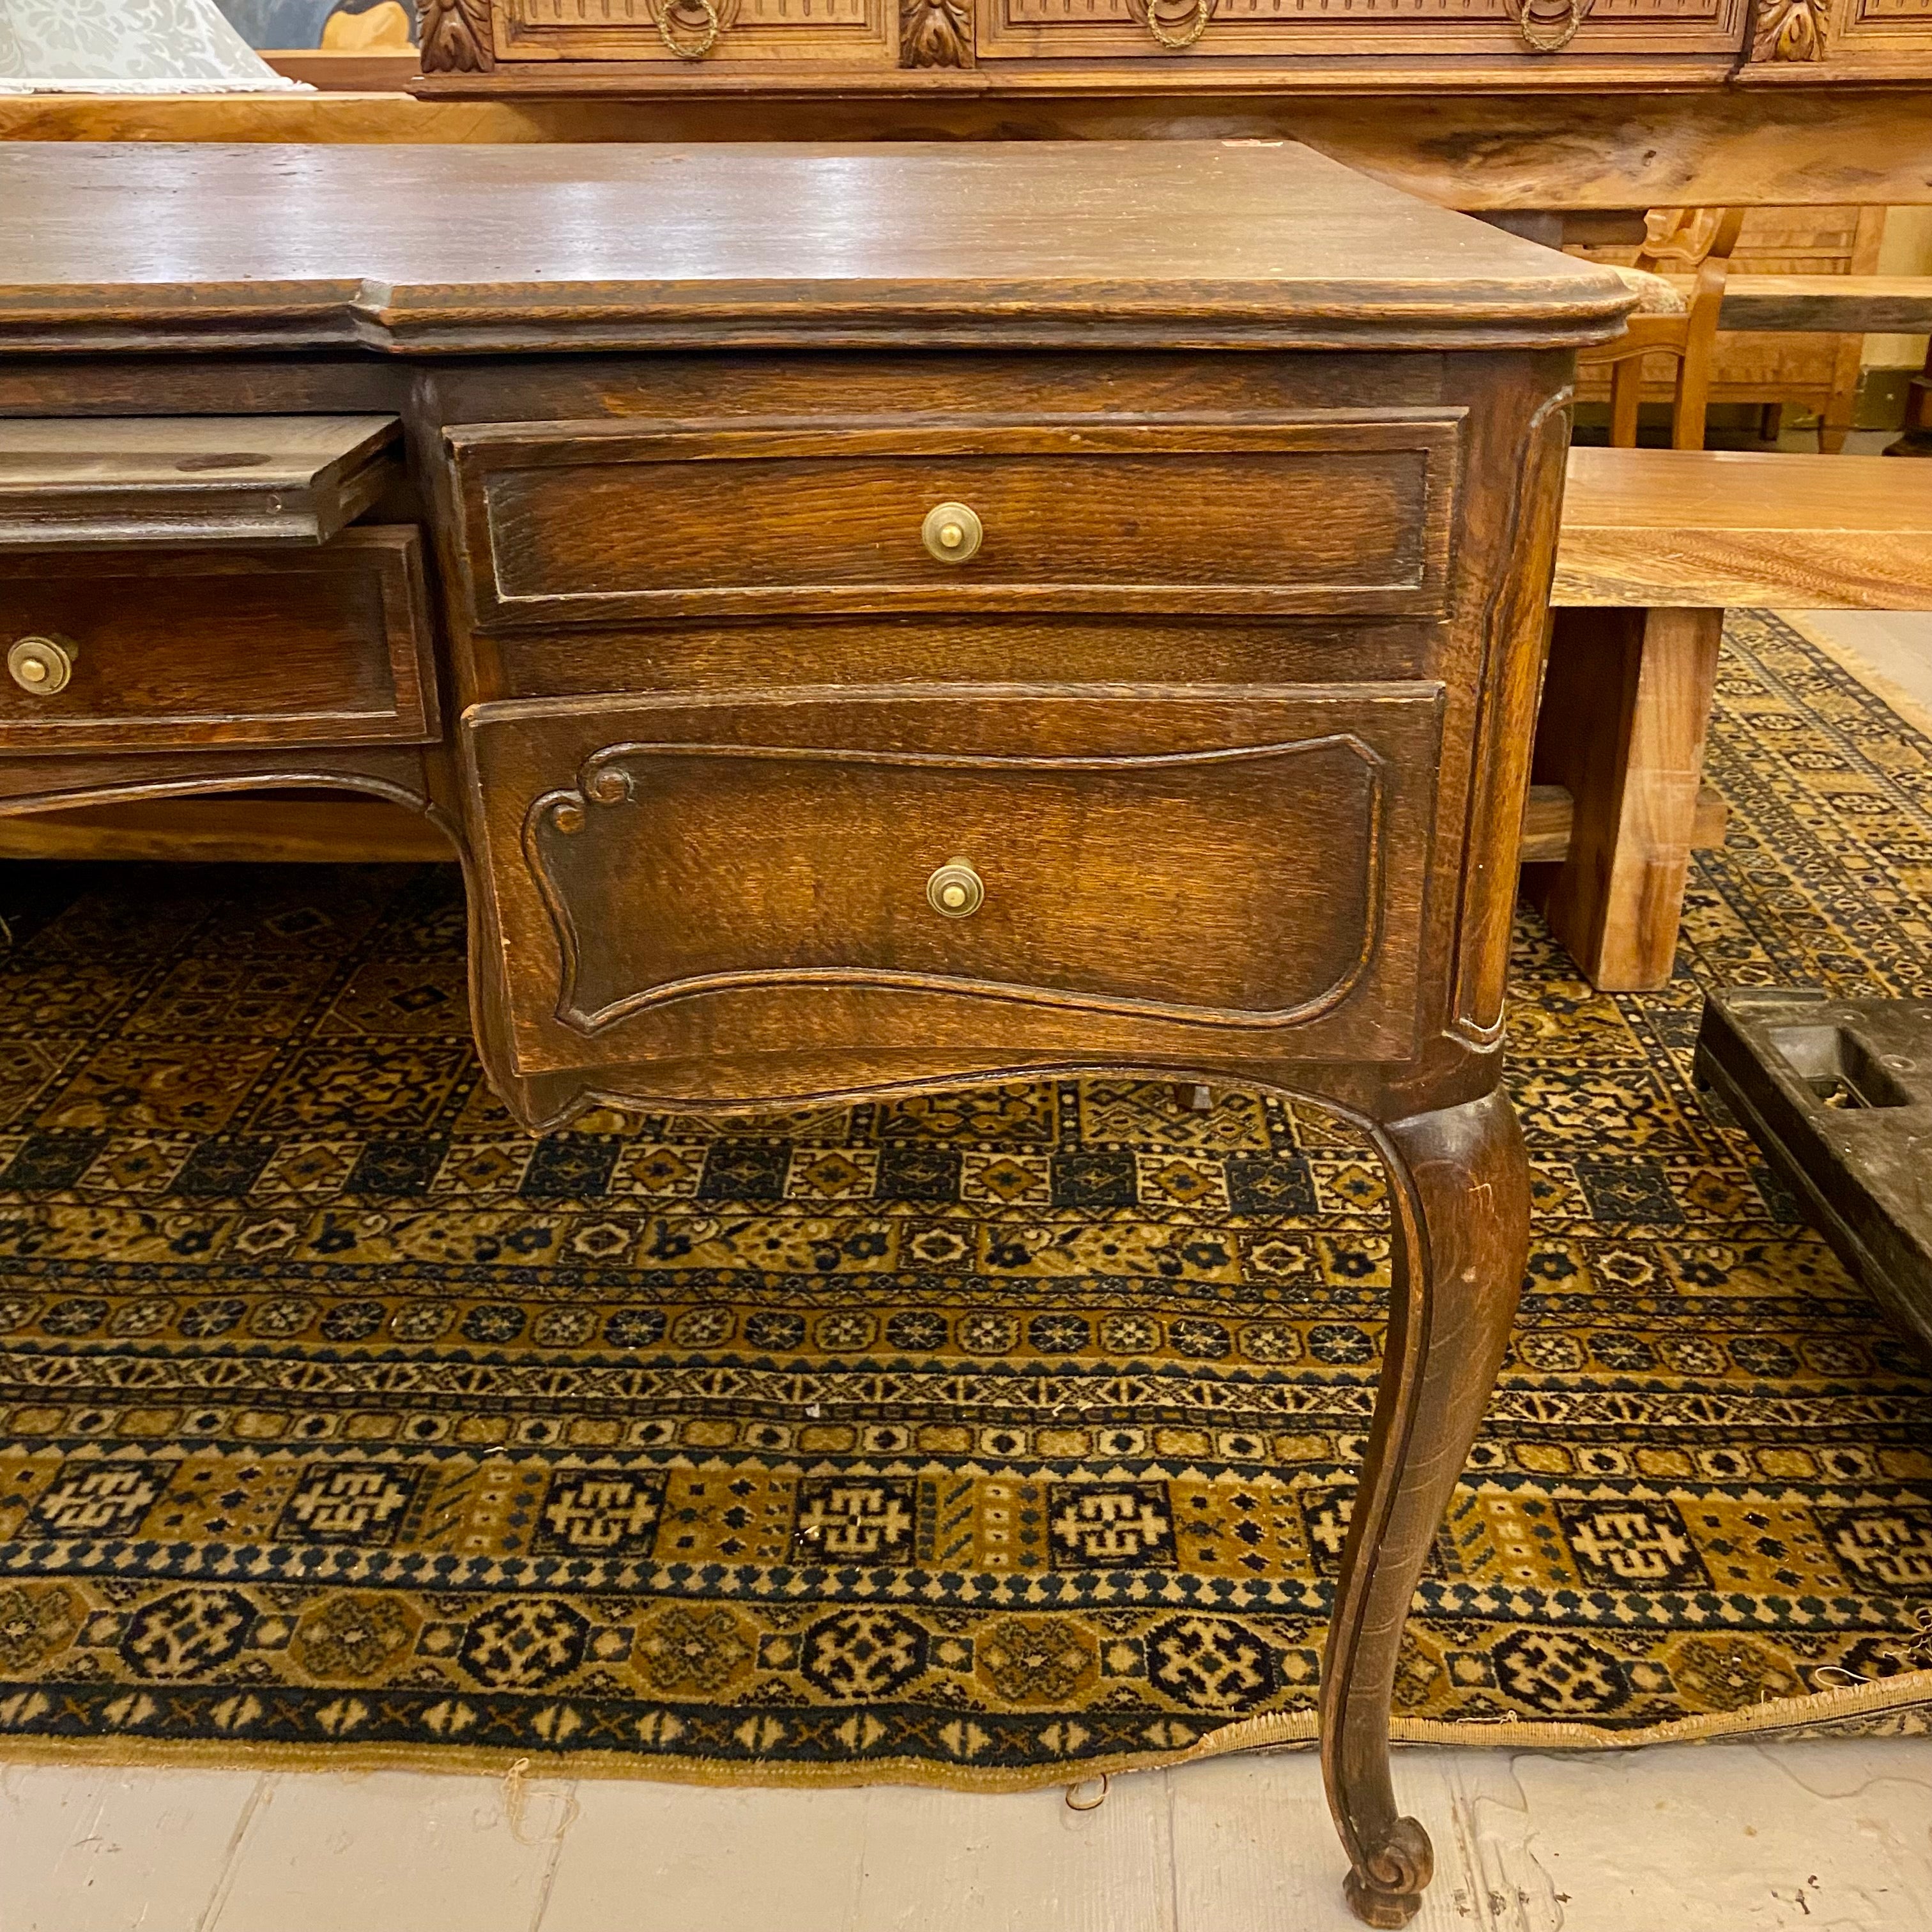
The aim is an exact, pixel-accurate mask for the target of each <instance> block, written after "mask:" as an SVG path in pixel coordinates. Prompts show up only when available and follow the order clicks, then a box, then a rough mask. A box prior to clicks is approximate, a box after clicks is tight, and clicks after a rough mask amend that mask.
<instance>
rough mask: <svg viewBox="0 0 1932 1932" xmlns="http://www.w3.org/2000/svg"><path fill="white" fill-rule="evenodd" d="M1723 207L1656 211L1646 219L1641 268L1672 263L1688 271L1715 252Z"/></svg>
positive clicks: (1650, 212)
mask: <svg viewBox="0 0 1932 1932" xmlns="http://www.w3.org/2000/svg"><path fill="white" fill-rule="evenodd" d="M1722 220H1724V210H1723V209H1722V208H1652V209H1651V210H1650V211H1649V212H1648V213H1647V214H1646V215H1645V216H1644V217H1643V256H1642V257H1641V258H1640V260H1639V263H1638V266H1639V267H1640V268H1641V267H1646V266H1649V264H1650V263H1672V264H1673V265H1674V266H1676V267H1677V268H1679V269H1682V270H1683V271H1684V272H1687V273H1688V272H1689V271H1690V270H1691V269H1695V268H1696V267H1697V266H1698V264H1699V263H1701V262H1702V261H1703V259H1704V258H1705V257H1706V256H1707V255H1708V254H1710V252H1711V245H1712V243H1713V242H1715V241H1716V240H1717V239H1718V225H1719V224H1720V223H1721V222H1722Z"/></svg>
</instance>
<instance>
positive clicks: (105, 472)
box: [0, 416, 402, 550]
mask: <svg viewBox="0 0 1932 1932" xmlns="http://www.w3.org/2000/svg"><path fill="white" fill-rule="evenodd" d="M401 472H402V426H401V424H400V423H399V422H398V421H397V419H395V417H394V416H57V417H56V416H43V417H21V418H13V419H5V420H0V550H75V549H97V550H98V549H113V550H124V549H126V548H127V547H130V545H135V544H139V545H143V546H145V545H147V544H166V545H167V546H169V547H170V548H175V547H181V546H183V545H190V544H191V545H193V547H195V548H196V549H202V548H206V547H209V546H211V545H217V544H223V545H226V544H247V545H248V546H249V547H251V548H254V547H257V546H260V545H262V544H278V545H279V544H320V543H326V542H327V541H329V538H331V537H332V536H334V535H335V533H336V532H337V531H338V530H340V529H343V528H344V526H346V525H347V524H350V523H353V522H354V521H355V520H356V518H357V517H359V516H360V515H361V514H362V512H363V511H365V510H366V509H368V507H369V506H370V505H371V504H372V503H373V502H375V500H376V499H377V496H379V495H380V493H382V491H383V489H384V488H385V487H386V486H387V485H388V484H389V483H390V482H392V481H393V480H394V479H395V478H396V477H398V475H401Z"/></svg>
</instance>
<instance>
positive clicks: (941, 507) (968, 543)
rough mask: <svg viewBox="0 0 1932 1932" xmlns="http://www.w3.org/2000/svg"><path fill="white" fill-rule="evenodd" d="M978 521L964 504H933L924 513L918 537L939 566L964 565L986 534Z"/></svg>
mask: <svg viewBox="0 0 1932 1932" xmlns="http://www.w3.org/2000/svg"><path fill="white" fill-rule="evenodd" d="M984 535H986V530H985V529H984V527H983V526H982V525H981V523H980V519H979V518H978V517H977V516H976V515H975V514H974V513H973V511H971V510H970V509H968V508H967V506H966V505H965V504H964V503H935V504H934V505H933V506H932V508H931V509H929V511H926V521H925V522H924V523H922V525H921V526H919V536H920V538H921V539H922V541H924V543H925V544H926V548H927V549H928V550H930V551H931V552H932V554H933V555H934V556H936V557H938V559H939V560H940V562H941V563H964V562H965V561H966V559H968V557H969V556H971V555H972V554H973V553H974V551H975V550H977V549H978V548H979V547H980V538H982V537H983V536H984Z"/></svg>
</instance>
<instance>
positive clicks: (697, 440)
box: [449, 410, 1460, 627]
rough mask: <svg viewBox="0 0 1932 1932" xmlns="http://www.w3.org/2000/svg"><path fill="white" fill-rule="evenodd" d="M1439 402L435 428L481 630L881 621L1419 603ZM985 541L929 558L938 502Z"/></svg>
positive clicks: (1447, 435) (1444, 486)
mask: <svg viewBox="0 0 1932 1932" xmlns="http://www.w3.org/2000/svg"><path fill="white" fill-rule="evenodd" d="M1459 433H1460V421H1459V418H1458V416H1457V413H1456V412H1454V411H1445V410H1436V411H1430V412H1424V411H1420V410H1418V411H1416V412H1415V413H1413V415H1412V416H1409V415H1404V414H1403V413H1400V412H1396V411H1391V410H1381V411H1377V412H1376V413H1374V415H1373V416H1367V417H1365V418H1362V419H1351V418H1350V417H1349V416H1346V414H1345V413H1343V412H1341V411H1339V410H1338V411H1336V412H1334V413H1333V415H1332V416H1326V417H1325V416H1318V417H1316V419H1315V420H1313V421H1310V420H1309V419H1307V417H1306V416H1303V417H1301V418H1300V419H1283V420H1279V421H1274V422H1271V421H1270V420H1269V419H1268V417H1267V416H1265V414H1262V413H1253V414H1251V415H1250V416H1249V417H1248V418H1247V419H1245V420H1243V421H1240V422H1226V421H1219V422H1217V421H1213V420H1210V421H1205V422H1203V421H1193V422H1190V421H1189V420H1187V419H1185V418H1182V419H1175V418H1173V417H1170V416H1157V417H1144V416H1143V417H1136V416H1130V415H1124V414H1114V413H1108V414H1104V415H1100V414H1090V415H1087V416H1079V417H1063V418H1061V419H1058V420H1048V421H1045V422H997V423H990V424H989V423H988V422H986V421H984V420H983V419H982V420H980V421H972V420H968V421H964V422H947V421H946V420H944V419H943V418H941V419H935V418H933V417H932V416H923V417H921V418H919V419H913V420H907V419H900V420H898V421H896V422H893V421H890V420H881V419H876V418H865V417H859V418H856V419H848V420H846V421H843V422H839V421H833V422H826V423H824V424H822V425H821V424H814V425H812V426H811V428H801V427H798V426H795V425H787V426H784V427H779V426H771V427H765V426H757V425H742V426H741V425H736V424H732V425H726V424H722V423H719V424H712V425H703V426H688V427H687V426H680V427H679V428H666V429H662V430H657V431H652V430H649V429H646V428H641V427H640V426H638V425H631V424H601V423H595V422H591V423H575V424H571V423H556V424H552V425H544V426H542V427H541V428H537V429H535V430H532V429H526V428H521V427H518V428H503V429H499V428H475V429H470V428H460V429H456V430H453V431H450V432H449V444H450V446H451V448H452V451H453V452H454V453H455V458H456V466H457V472H458V478H459V479H460V487H461V488H462V490H463V496H464V507H465V512H466V514H465V537H466V541H465V560H466V564H467V566H468V572H469V577H470V579H471V581H472V584H473V586H474V590H473V593H472V594H473V595H474V597H475V604H476V612H477V621H478V622H479V623H480V624H481V625H484V626H486V627H490V626H499V625H505V624H509V623H517V624H523V625H544V626H546V627H548V626H550V625H556V624H559V623H616V622H634V621H635V620H637V619H640V618H649V617H654V616H667V617H668V616H706V617H710V616H739V615H744V616H750V615H770V614H775V613H796V614H797V615H799V616H805V615H809V614H814V613H820V612H841V611H842V612H847V613H851V612H859V611H873V610H893V611H904V612H910V611H914V610H1034V609H1039V608H1041V607H1046V608H1048V609H1051V610H1157V611H1170V612H1172V611H1183V610H1187V611H1197V612H1203V613H1211V612H1219V613H1229V614H1253V615H1257V616H1259V615H1262V614H1265V613H1280V614H1286V613H1294V612H1349V613H1355V614H1358V615H1362V616H1433V615H1435V614H1436V613H1438V612H1439V611H1440V610H1441V609H1442V599H1443V594H1444V585H1445V577H1446V572H1447V566H1448V545H1449V530H1450V520H1451V514H1452V510H1453V499H1454V492H1455V481H1456V478H1455V469H1456V458H1457V442H1458V438H1459ZM946 502H964V503H965V504H968V505H970V506H971V508H973V509H974V511H976V512H977V514H979V516H980V517H981V519H982V520H983V522H984V524H985V526H986V535H985V540H984V541H983V543H982V544H981V545H980V548H979V549H978V550H977V553H975V554H974V556H971V558H970V559H968V560H967V561H966V562H963V563H960V564H954V563H951V562H946V561H943V560H941V559H936V558H935V557H934V556H932V555H931V554H929V552H928V551H927V550H926V547H925V545H924V544H923V543H922V541H921V540H920V526H921V524H922V520H923V519H924V517H925V516H926V512H927V511H928V510H929V508H932V507H933V506H934V505H938V504H941V503H946Z"/></svg>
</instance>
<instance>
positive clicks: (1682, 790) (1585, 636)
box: [1524, 278, 1932, 992]
mask: <svg viewBox="0 0 1932 1932" xmlns="http://www.w3.org/2000/svg"><path fill="white" fill-rule="evenodd" d="M1820 279H1822V278H1820ZM1550 601H1551V602H1552V604H1553V605H1555V606H1556V620H1555V623H1554V625H1553V634H1552V637H1551V643H1550V668H1549V672H1548V675H1547V678H1546V679H1545V682H1544V699H1543V712H1542V717H1541V721H1540V722H1539V724H1538V730H1537V739H1536V751H1535V760H1534V764H1533V767H1532V779H1533V782H1534V784H1535V790H1533V791H1532V796H1531V808H1530V820H1529V830H1530V831H1531V832H1532V835H1533V834H1534V833H1535V831H1536V830H1537V829H1538V826H1537V820H1538V813H1539V811H1540V812H1541V814H1543V816H1544V820H1545V821H1546V823H1551V822H1553V817H1554V814H1556V813H1557V812H1558V811H1559V810H1560V807H1559V805H1558V804H1557V802H1556V801H1557V800H1558V799H1564V800H1565V802H1567V803H1568V808H1569V817H1570V825H1569V828H1568V832H1569V835H1568V840H1567V841H1566V843H1565V848H1564V850H1563V853H1562V858H1561V859H1560V860H1558V861H1556V862H1541V860H1542V854H1541V852H1540V851H1539V850H1538V847H1537V844H1536V841H1535V838H1534V836H1532V838H1531V839H1530V840H1529V842H1528V843H1527V844H1526V850H1525V853H1524V856H1525V859H1526V863H1527V865H1528V869H1527V870H1526V872H1525V874H1524V883H1525V886H1526V889H1527V891H1528V892H1529V895H1530V896H1531V897H1532V898H1534V899H1535V901H1537V903H1538V904H1540V905H1541V907H1542V908H1543V911H1544V916H1546V917H1547V919H1549V921H1550V926H1551V928H1552V929H1553V931H1554V932H1555V933H1556V936H1557V937H1558V938H1559V939H1561V940H1562V942H1563V944H1565V946H1566V947H1568V949H1569V950H1570V952H1571V955H1572V956H1574V959H1576V961H1577V965H1579V966H1580V968H1582V969H1583V973H1584V975H1585V977H1586V978H1587V979H1589V980H1590V981H1591V983H1592V984H1593V985H1595V986H1598V987H1599V988H1601V989H1604V991H1606V992H1635V991H1640V990H1642V989H1645V988H1648V987H1654V986H1662V985H1663V984H1664V982H1665V980H1667V979H1668V978H1669V977H1670V968H1671V963H1672V961H1673V959H1674V957H1675V956H1676V947H1677V926H1678V919H1679V913H1680V912H1681V910H1682V906H1683V901H1684V886H1685V877H1686V875H1687V873H1688V868H1689V865H1690V856H1691V852H1692V850H1694V849H1696V848H1697V847H1699V846H1700V845H1707V844H1719V843H1721V842H1722V835H1723V808H1722V804H1721V801H1719V800H1718V799H1716V798H1715V795H1714V794H1712V793H1709V792H1708V791H1706V789H1705V787H1704V786H1703V755H1704V734H1705V730H1706V727H1707V726H1708V724H1709V721H1710V715H1711V705H1712V695H1713V693H1714V691H1715V687H1716V682H1717V674H1718V639H1719V635H1720V633H1721V631H1722V629H1723V627H1724V611H1725V610H1726V609H1727V607H1750V608H1754V609H1769V610H1932V469H1928V468H1925V467H1922V466H1920V465H1918V464H1917V463H1897V462H1893V461H1890V460H1887V459H1886V458H1883V457H1877V456H1790V455H1732V454H1730V453H1728V452H1721V451H1706V450H1696V451H1684V450H1661V449H1659V450H1652V449H1573V450H1572V451H1571V452H1570V478H1569V488H1568V494H1567V496H1566V497H1565V502H1564V508H1563V522H1562V536H1561V538H1560V539H1559V544H1558V547H1557V554H1556V583H1555V586H1554V588H1553V590H1552V592H1551V597H1550Z"/></svg>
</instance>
